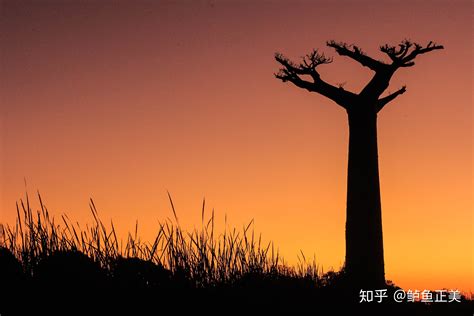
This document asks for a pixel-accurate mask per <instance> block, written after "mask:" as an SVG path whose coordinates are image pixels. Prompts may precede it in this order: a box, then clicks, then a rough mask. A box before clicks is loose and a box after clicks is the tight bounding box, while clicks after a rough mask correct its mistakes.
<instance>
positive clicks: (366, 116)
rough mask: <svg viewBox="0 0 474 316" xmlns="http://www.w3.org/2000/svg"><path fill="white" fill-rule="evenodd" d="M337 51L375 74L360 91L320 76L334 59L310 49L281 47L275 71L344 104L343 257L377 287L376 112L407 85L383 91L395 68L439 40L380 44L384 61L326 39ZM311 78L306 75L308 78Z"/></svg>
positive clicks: (353, 278)
mask: <svg viewBox="0 0 474 316" xmlns="http://www.w3.org/2000/svg"><path fill="white" fill-rule="evenodd" d="M326 44H327V46H329V47H332V48H334V49H335V50H336V52H337V53H338V54H339V55H341V56H346V57H349V58H351V59H353V60H355V61H357V62H358V63H360V64H361V65H362V66H364V67H368V68H369V69H371V70H372V71H373V72H374V73H375V74H374V76H373V77H372V79H371V80H370V81H369V82H368V83H367V85H366V86H365V87H364V88H363V89H362V91H361V92H360V93H358V94H356V93H353V92H350V91H347V90H345V89H344V88H343V87H342V85H341V86H339V87H335V86H333V85H331V84H329V83H327V82H326V81H324V80H323V79H321V76H320V74H319V73H318V71H317V67H318V66H320V65H323V64H329V63H331V62H332V58H329V57H326V56H325V55H324V54H322V53H319V52H318V50H316V49H315V50H313V51H312V52H311V53H309V54H307V55H306V56H304V57H303V58H302V61H301V62H300V63H299V64H296V63H293V62H292V61H290V60H289V59H288V58H286V57H285V56H283V55H282V54H280V53H276V54H275V59H276V60H277V62H279V63H280V64H281V65H282V66H283V67H282V68H281V69H280V70H279V72H278V73H276V74H275V77H276V78H278V79H280V80H282V81H283V82H287V81H289V82H291V83H293V84H294V85H295V86H297V87H299V88H302V89H306V90H308V91H310V92H316V93H319V94H321V95H323V96H325V97H327V98H329V99H331V100H332V101H334V102H335V103H337V104H338V105H339V106H341V107H343V108H344V109H345V110H346V112H347V114H348V120H349V163H348V174H347V204H346V258H345V272H346V275H347V278H348V280H349V282H350V284H352V285H353V286H354V287H359V288H361V287H364V288H381V287H383V286H385V271H384V258H383V239H382V210H381V202H380V185H379V170H378V154H377V113H378V112H380V111H381V110H382V109H383V108H384V106H386V105H387V104H388V103H389V102H391V101H392V100H394V99H395V98H396V97H397V96H399V95H401V94H403V93H405V91H406V88H405V86H403V87H401V88H400V89H399V90H397V91H395V92H394V93H391V94H389V95H387V96H385V97H381V95H382V93H383V92H384V91H385V90H386V89H387V88H388V85H389V81H390V79H391V78H392V76H393V74H394V73H395V72H396V71H397V70H398V69H399V68H405V67H411V66H413V65H415V62H414V60H415V58H416V57H417V56H418V55H422V54H425V53H428V52H431V51H433V50H438V49H443V46H441V45H436V44H435V43H434V42H429V43H428V45H426V46H425V47H423V46H422V45H420V44H418V43H413V42H411V41H409V40H404V41H402V42H401V43H400V44H399V45H397V46H391V45H384V46H381V47H380V50H381V51H382V52H383V53H385V54H386V55H388V57H389V58H390V62H389V63H386V62H383V61H379V60H376V59H373V58H371V57H369V56H367V55H366V54H365V53H364V52H363V51H362V50H361V49H360V48H359V47H357V46H355V45H349V44H346V43H341V42H335V41H328V42H327V43H326ZM306 79H309V80H306Z"/></svg>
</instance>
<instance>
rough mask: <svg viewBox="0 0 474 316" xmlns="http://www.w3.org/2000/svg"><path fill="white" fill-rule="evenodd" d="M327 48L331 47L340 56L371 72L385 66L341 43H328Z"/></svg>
mask: <svg viewBox="0 0 474 316" xmlns="http://www.w3.org/2000/svg"><path fill="white" fill-rule="evenodd" d="M326 45H327V46H329V47H332V48H334V49H335V50H336V52H337V53H338V54H339V55H341V56H347V57H349V58H352V59H354V60H355V61H357V62H359V63H360V64H361V65H362V66H365V67H368V68H370V69H372V70H373V71H378V70H380V69H381V68H383V67H384V66H387V64H385V63H383V62H380V61H378V60H375V59H373V58H371V57H369V56H367V55H366V54H365V53H364V52H363V51H362V50H361V49H360V48H359V47H357V46H355V45H348V44H346V43H342V42H336V41H328V42H327V43H326Z"/></svg>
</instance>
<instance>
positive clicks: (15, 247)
mask: <svg viewBox="0 0 474 316" xmlns="http://www.w3.org/2000/svg"><path fill="white" fill-rule="evenodd" d="M38 200H39V204H40V210H38V211H36V212H34V211H33V210H32V208H31V205H30V199H29V197H28V195H26V198H25V200H23V199H22V200H20V202H19V203H17V219H16V222H15V224H14V225H13V226H11V225H8V224H6V225H5V224H0V247H3V248H6V249H8V250H9V251H10V252H11V253H13V254H14V256H15V257H16V258H18V259H19V260H20V262H21V263H22V265H23V267H24V269H25V271H26V273H27V274H28V275H30V274H31V275H32V274H34V270H35V267H37V266H38V265H39V264H40V263H41V261H43V260H45V259H46V258H47V257H49V256H51V255H53V254H54V253H56V252H66V251H73V252H80V253H82V254H84V255H86V256H87V257H88V258H90V259H92V261H93V262H95V263H97V264H98V265H100V267H101V268H103V269H105V270H106V271H109V272H110V271H112V270H113V269H112V268H113V265H114V262H115V261H116V260H117V259H119V258H135V259H139V260H143V261H146V262H151V263H153V264H155V265H157V266H159V267H162V268H164V269H167V270H169V271H170V272H171V273H173V274H176V273H179V274H184V276H185V277H186V278H187V279H189V280H191V281H192V286H193V287H198V288H199V287H209V286H215V285H222V284H231V283H234V282H236V281H237V280H239V279H241V278H242V277H243V276H245V275H249V274H262V275H264V274H268V275H273V276H277V275H280V276H286V277H295V278H306V279H311V280H313V281H314V282H316V283H317V284H318V285H322V284H323V283H324V280H323V278H321V275H322V271H321V269H320V268H319V267H318V265H317V264H316V261H315V260H314V259H313V261H310V262H308V261H307V260H306V258H305V256H304V254H301V256H299V257H298V258H299V263H298V264H297V266H296V267H289V266H288V265H286V264H285V262H284V260H283V258H281V257H280V255H279V253H278V250H275V247H274V245H273V243H272V242H269V243H266V244H265V245H264V244H262V238H261V235H258V236H256V234H255V232H254V229H253V220H252V221H251V222H250V223H249V224H248V225H246V226H245V227H243V228H242V230H240V231H238V230H236V229H235V228H234V229H232V230H229V229H228V228H227V225H226V226H225V229H224V232H223V233H220V234H217V233H216V232H215V222H214V221H215V217H214V211H213V212H212V213H211V215H210V218H209V219H206V218H205V202H204V201H203V205H202V210H201V212H202V225H201V229H194V230H193V231H191V232H186V231H184V230H183V229H182V228H181V226H180V224H179V220H178V216H177V213H176V210H175V208H174V204H173V200H172V198H171V196H170V195H169V200H170V205H171V209H172V211H173V215H174V220H173V221H172V220H167V221H165V222H162V223H159V224H158V232H157V233H156V236H155V238H154V241H153V242H152V243H150V242H143V241H142V240H141V239H140V236H139V232H138V222H137V223H136V225H135V230H134V232H133V233H129V234H128V236H127V238H126V240H125V242H124V241H123V240H121V239H119V238H118V237H117V233H116V230H115V227H114V224H113V222H112V221H111V222H110V225H109V226H108V227H107V225H105V224H104V223H103V222H102V220H101V219H100V217H99V215H98V211H97V208H96V206H95V204H94V201H93V200H92V199H91V200H90V203H89V206H90V210H91V214H92V217H93V219H94V222H93V225H92V226H89V225H86V227H85V228H83V227H81V225H80V223H78V222H73V221H72V220H70V219H69V218H68V216H67V215H62V216H61V220H60V221H59V222H58V221H56V219H55V218H54V217H51V216H50V214H49V211H48V209H47V208H46V206H45V205H44V203H43V200H42V198H41V195H40V194H39V193H38Z"/></svg>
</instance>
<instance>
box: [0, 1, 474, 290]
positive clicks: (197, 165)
mask: <svg viewBox="0 0 474 316" xmlns="http://www.w3.org/2000/svg"><path fill="white" fill-rule="evenodd" d="M0 10H1V11H0V23H1V25H0V36H1V37H0V49H1V57H0V62H1V72H0V80H1V81H0V83H1V86H0V89H1V93H0V98H1V99H0V101H1V103H0V105H1V113H0V117H1V121H0V124H1V125H0V137H1V146H0V163H1V169H0V172H1V174H0V180H1V181H0V186H1V187H0V189H1V204H0V222H2V223H13V222H14V219H15V217H16V208H15V202H16V201H17V200H18V199H20V198H22V197H23V196H24V192H25V181H24V179H26V183H27V189H28V192H29V193H30V195H33V194H34V193H35V192H36V190H40V192H41V193H42V197H43V200H44V201H45V204H46V206H47V207H48V209H49V210H50V212H51V213H52V214H54V215H55V216H58V217H59V215H60V214H63V213H67V214H68V216H69V217H70V218H72V219H75V220H78V221H79V222H81V223H84V224H85V223H87V222H91V221H92V218H91V215H90V211H89V209H88V199H89V197H92V198H93V199H94V201H95V203H96V205H97V207H98V209H99V213H100V215H101V217H102V219H103V220H104V221H105V222H108V221H109V220H110V219H113V221H114V223H115V224H116V226H117V227H118V229H119V231H120V232H121V233H122V235H123V236H124V237H125V233H126V232H127V231H128V230H133V228H134V224H135V220H137V219H138V221H139V225H140V230H141V232H142V233H141V235H142V237H143V239H150V238H152V236H153V234H154V233H155V232H156V230H157V222H158V220H164V219H166V218H167V217H171V216H172V213H171V209H170V206H169V202H168V200H167V194H166V191H167V190H169V192H170V193H171V195H172V196H173V199H174V203H175V206H176V208H177V212H178V216H179V219H180V222H181V224H182V225H183V226H184V227H185V228H188V229H192V228H193V227H194V226H199V225H200V222H201V219H200V217H201V213H200V207H201V203H202V199H203V198H204V197H205V198H206V205H207V206H208V208H209V209H212V208H214V209H215V211H216V220H217V222H218V223H220V224H219V225H223V222H224V216H225V214H227V218H228V223H229V225H230V226H237V227H241V226H242V225H244V224H246V223H248V222H249V221H250V220H251V219H254V220H255V230H256V231H257V232H261V233H262V234H263V238H264V240H267V241H268V240H273V241H274V242H275V245H277V246H278V247H279V249H280V252H281V253H282V254H283V256H284V257H285V258H286V259H287V260H288V261H289V262H290V263H295V262H296V255H297V254H298V253H299V251H300V250H302V251H303V252H304V253H305V255H306V256H307V257H312V256H313V254H314V255H315V257H316V260H317V262H319V264H320V265H321V266H322V267H324V269H325V270H327V269H329V268H330V267H334V268H335V269H338V268H339V267H340V266H341V265H342V264H343V260H344V249H345V248H344V245H345V241H344V225H345V202H346V201H345V199H346V173H347V148H348V125H347V118H346V113H345V112H344V111H343V110H342V109H341V108H340V107H338V106H337V105H335V104H333V103H332V102H331V101H330V100H328V99H325V98H324V97H322V96H320V95H317V94H314V93H309V92H307V91H303V90H301V89H298V88H296V87H294V86H292V85H291V84H283V83H282V82H280V81H279V80H276V79H275V78H274V77H273V73H274V72H276V71H277V70H278V64H277V63H276V62H275V60H274V59H273V55H274V53H275V52H276V51H278V52H282V53H284V54H286V55H287V56H289V57H290V58H292V59H297V58H299V57H300V56H302V55H304V54H305V53H307V52H309V51H310V50H311V49H312V48H318V47H319V48H321V51H323V52H325V53H326V54H327V55H329V56H334V62H333V63H332V64H330V65H324V66H321V67H320V72H321V74H322V76H323V77H324V78H325V79H326V80H327V81H329V82H330V83H332V84H335V85H336V84H338V83H344V84H345V85H344V87H345V89H348V90H351V91H354V92H359V91H360V89H361V88H362V87H363V86H364V85H365V83H366V82H367V80H369V79H370V77H371V75H372V73H371V72H370V70H368V69H367V68H362V67H361V66H360V65H359V64H357V63H355V62H353V61H352V60H349V59H347V58H344V57H340V56H337V55H336V54H335V53H334V52H333V51H332V50H331V49H330V48H327V47H325V42H326V40H330V39H334V40H338V41H345V42H347V43H349V44H351V43H356V44H357V45H358V46H360V47H361V48H363V49H364V51H365V52H366V53H368V54H369V55H371V56H373V57H376V58H377V59H384V60H386V56H384V55H383V54H382V53H381V52H379V50H378V47H379V46H380V45H382V44H385V43H390V44H397V43H399V42H400V41H401V40H403V39H404V38H409V39H411V40H413V41H418V42H420V43H422V44H425V45H426V44H427V43H428V42H429V41H430V40H433V41H435V42H437V43H438V44H442V45H444V46H445V49H444V50H442V51H435V52H432V53H429V54H426V55H423V56H420V57H419V58H418V59H417V60H416V65H415V66H414V67H411V68H406V69H401V70H399V71H398V72H397V74H396V75H395V77H394V78H393V80H392V82H391V86H390V88H389V90H390V91H392V92H393V91H395V90H396V89H399V88H400V87H401V86H402V85H404V84H406V85H407V93H405V94H404V95H402V96H400V97H398V98H397V100H396V101H394V102H392V103H390V104H389V105H388V106H387V107H386V108H385V109H384V110H383V111H382V112H381V113H380V115H379V123H378V124H379V159H380V173H381V179H380V180H381V190H382V214H383V215H382V216H383V229H384V248H385V264H386V276H387V278H388V279H391V280H393V281H394V282H395V283H396V284H397V285H399V286H401V287H404V288H407V289H408V288H411V289H419V290H423V289H425V288H426V289H441V288H448V289H451V288H458V289H461V290H464V291H472V290H474V286H473V280H474V274H473V261H472V260H473V249H474V247H473V246H474V245H473V243H474V240H473V230H472V227H473V217H472V214H473V199H472V195H473V185H472V179H473V172H472V171H473V170H472V167H473V157H472V139H473V124H472V123H473V115H472V87H473V86H472V56H473V55H472V38H473V36H472V13H473V11H472V1H470V0H466V1H447V0H446V1H380V0H378V1H250V0H248V1H5V0H3V1H1V2H0ZM387 92H388V91H387ZM35 207H38V204H37V203H36V204H35Z"/></svg>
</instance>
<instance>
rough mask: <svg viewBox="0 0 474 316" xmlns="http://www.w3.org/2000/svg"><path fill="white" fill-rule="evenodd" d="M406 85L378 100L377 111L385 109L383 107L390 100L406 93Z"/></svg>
mask: <svg viewBox="0 0 474 316" xmlns="http://www.w3.org/2000/svg"><path fill="white" fill-rule="evenodd" d="M406 88H407V87H406V86H403V87H401V88H400V89H399V90H397V91H395V92H394V93H391V94H389V95H387V96H386V97H383V98H381V99H379V100H378V101H377V112H380V110H382V109H383V107H384V106H385V105H386V104H387V103H389V102H390V101H392V100H394V99H395V98H396V97H398V96H399V95H401V94H404V93H405V92H406V91H407V89H406Z"/></svg>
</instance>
